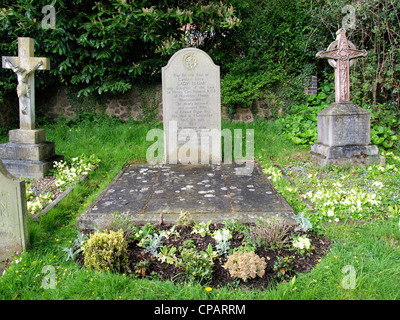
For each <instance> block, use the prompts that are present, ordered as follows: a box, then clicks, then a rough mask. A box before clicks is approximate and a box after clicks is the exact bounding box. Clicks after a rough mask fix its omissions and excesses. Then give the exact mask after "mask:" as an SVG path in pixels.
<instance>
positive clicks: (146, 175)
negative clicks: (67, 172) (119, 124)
mask: <svg viewBox="0 0 400 320" xmlns="http://www.w3.org/2000/svg"><path fill="white" fill-rule="evenodd" d="M239 167H241V165H238V164H215V165H213V164H210V165H182V164H159V165H148V164H132V165H128V166H126V167H125V168H124V169H123V170H122V171H121V172H120V173H119V174H118V175H117V176H116V177H115V178H114V179H113V181H111V183H110V184H109V185H108V186H107V187H106V188H105V189H104V190H103V192H101V193H100V195H99V196H98V197H97V199H96V200H94V201H93V203H92V204H91V205H90V206H89V207H88V208H87V209H86V211H85V212H83V213H82V215H81V216H80V217H79V218H78V221H77V224H78V228H80V229H81V230H84V229H91V230H93V229H97V227H98V226H100V225H101V224H102V223H103V222H105V221H107V220H108V219H112V218H113V214H114V213H115V212H119V213H121V214H122V215H124V216H127V217H130V218H131V219H132V221H134V222H135V223H137V224H144V223H149V222H150V223H158V222H159V219H160V214H161V213H162V214H163V221H164V222H165V223H176V222H177V220H178V218H179V214H180V213H181V212H184V211H189V212H190V213H191V216H192V219H195V220H197V221H199V222H200V221H209V220H212V221H213V222H222V221H223V220H225V219H227V220H231V219H234V218H235V219H238V220H239V221H243V222H254V221H256V219H257V218H262V217H264V218H265V217H272V216H279V217H282V218H284V219H287V220H288V221H289V223H294V220H293V215H294V214H295V213H294V211H293V209H292V208H291V207H290V205H289V204H288V203H287V201H286V200H285V199H284V198H283V197H282V196H281V195H280V194H278V193H277V192H276V190H275V189H274V187H273V185H272V183H271V182H270V181H269V180H268V179H267V178H266V176H265V175H264V174H263V173H262V170H261V167H260V166H259V165H258V164H257V163H255V166H254V170H253V173H252V174H251V175H236V169H237V168H239Z"/></svg>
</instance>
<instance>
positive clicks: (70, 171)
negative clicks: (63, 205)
mask: <svg viewBox="0 0 400 320" xmlns="http://www.w3.org/2000/svg"><path fill="white" fill-rule="evenodd" d="M99 163H100V160H99V159H96V158H95V157H94V155H91V156H90V157H86V156H85V155H82V156H80V157H76V158H72V159H71V161H70V162H69V163H67V162H65V161H64V160H61V161H58V162H57V161H55V162H54V169H55V176H56V180H55V182H54V183H55V185H56V187H58V188H66V187H68V186H69V185H71V184H73V183H74V182H76V181H77V180H78V179H79V178H80V177H81V176H84V175H87V174H88V173H89V172H90V171H92V170H94V169H95V168H96V166H97V165H98V164H99Z"/></svg>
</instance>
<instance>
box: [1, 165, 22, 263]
mask: <svg viewBox="0 0 400 320" xmlns="http://www.w3.org/2000/svg"><path fill="white" fill-rule="evenodd" d="M28 244H29V230H28V216H27V208H26V189H25V181H21V180H18V179H16V178H15V177H13V176H12V175H11V174H10V173H9V172H8V171H7V169H6V168H5V166H4V165H3V163H2V161H1V160H0V261H1V260H5V259H6V258H10V257H11V256H12V254H13V253H15V252H16V251H23V250H25V249H26V247H27V246H28Z"/></svg>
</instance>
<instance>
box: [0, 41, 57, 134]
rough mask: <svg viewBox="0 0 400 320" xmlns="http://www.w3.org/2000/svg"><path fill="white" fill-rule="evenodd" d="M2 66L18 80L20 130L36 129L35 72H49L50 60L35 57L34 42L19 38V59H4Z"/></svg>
mask: <svg viewBox="0 0 400 320" xmlns="http://www.w3.org/2000/svg"><path fill="white" fill-rule="evenodd" d="M2 66H3V68H6V69H12V70H13V71H14V72H15V73H16V74H17V78H18V86H17V94H18V98H19V117H20V118H19V119H20V129H22V130H33V129H35V75H34V73H35V71H36V70H49V69H50V59H49V58H38V57H34V40H33V39H32V38H21V37H20V38H18V57H2Z"/></svg>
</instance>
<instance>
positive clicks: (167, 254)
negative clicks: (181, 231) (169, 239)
mask: <svg viewBox="0 0 400 320" xmlns="http://www.w3.org/2000/svg"><path fill="white" fill-rule="evenodd" d="M176 250H177V249H176V248H175V247H171V249H168V247H167V246H164V247H162V248H161V249H160V252H159V253H158V254H157V259H158V260H159V261H161V262H162V263H164V262H166V263H168V264H174V263H175V262H176V259H177V258H176V255H175V253H176Z"/></svg>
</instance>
